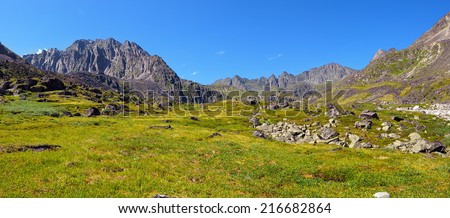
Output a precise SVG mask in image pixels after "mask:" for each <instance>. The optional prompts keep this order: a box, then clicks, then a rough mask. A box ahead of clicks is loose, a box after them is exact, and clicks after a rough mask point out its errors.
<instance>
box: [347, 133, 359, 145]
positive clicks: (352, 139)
mask: <svg viewBox="0 0 450 218" xmlns="http://www.w3.org/2000/svg"><path fill="white" fill-rule="evenodd" d="M348 139H349V140H350V144H349V145H348V147H349V148H355V147H357V146H359V145H358V144H359V141H360V140H361V137H359V136H358V135H354V134H349V135H348Z"/></svg>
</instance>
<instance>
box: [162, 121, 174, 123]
mask: <svg viewBox="0 0 450 218" xmlns="http://www.w3.org/2000/svg"><path fill="white" fill-rule="evenodd" d="M161 122H163V123H171V122H173V120H162V121H161Z"/></svg>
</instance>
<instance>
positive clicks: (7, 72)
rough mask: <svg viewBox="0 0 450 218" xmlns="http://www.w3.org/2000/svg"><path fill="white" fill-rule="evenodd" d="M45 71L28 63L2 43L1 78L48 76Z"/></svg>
mask: <svg viewBox="0 0 450 218" xmlns="http://www.w3.org/2000/svg"><path fill="white" fill-rule="evenodd" d="M49 74H51V73H49V72H44V71H41V70H39V69H37V68H36V67H34V66H33V65H31V64H29V63H27V62H26V61H25V60H23V59H22V58H21V57H20V56H19V55H17V54H16V53H14V52H12V51H11V50H9V49H8V48H7V47H5V46H4V45H3V44H1V43H0V79H10V78H32V77H41V76H46V75H49Z"/></svg>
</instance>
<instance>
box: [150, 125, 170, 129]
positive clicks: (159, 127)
mask: <svg viewBox="0 0 450 218" xmlns="http://www.w3.org/2000/svg"><path fill="white" fill-rule="evenodd" d="M148 128H150V129H172V126H170V125H167V126H149V127H148Z"/></svg>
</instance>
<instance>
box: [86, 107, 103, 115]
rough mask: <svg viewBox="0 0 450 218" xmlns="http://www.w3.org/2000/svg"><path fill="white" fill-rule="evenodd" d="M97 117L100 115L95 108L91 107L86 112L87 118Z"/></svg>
mask: <svg viewBox="0 0 450 218" xmlns="http://www.w3.org/2000/svg"><path fill="white" fill-rule="evenodd" d="M99 115H100V111H99V110H98V108H96V107H91V108H89V109H87V110H86V116H87V117H95V116H99Z"/></svg>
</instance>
